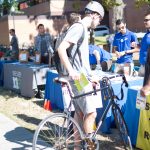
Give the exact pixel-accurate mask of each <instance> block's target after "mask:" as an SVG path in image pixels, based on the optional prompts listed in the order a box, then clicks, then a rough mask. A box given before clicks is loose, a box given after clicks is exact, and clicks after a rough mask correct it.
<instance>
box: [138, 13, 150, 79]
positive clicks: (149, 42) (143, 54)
mask: <svg viewBox="0 0 150 150" xmlns="http://www.w3.org/2000/svg"><path fill="white" fill-rule="evenodd" d="M144 25H145V28H146V29H147V33H146V34H145V35H144V37H143V39H142V41H141V48H140V58H139V61H140V65H141V66H140V69H139V76H143V77H144V74H145V63H146V58H147V51H148V49H149V48H150V12H148V13H146V14H145V17H144Z"/></svg>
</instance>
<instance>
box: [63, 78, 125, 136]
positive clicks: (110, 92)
mask: <svg viewBox="0 0 150 150" xmlns="http://www.w3.org/2000/svg"><path fill="white" fill-rule="evenodd" d="M116 77H122V80H123V83H122V85H123V84H125V86H126V87H127V86H128V83H127V81H126V78H125V76H124V75H115V76H111V77H109V78H108V77H104V78H102V80H101V81H102V82H104V87H102V88H100V89H95V88H94V90H93V91H90V92H87V93H83V94H80V95H77V96H73V94H72V91H71V89H70V86H69V85H68V84H66V83H63V84H66V85H67V89H68V92H69V95H70V97H71V101H70V104H69V106H68V108H67V110H66V111H64V112H65V113H66V114H67V115H68V117H70V116H71V111H70V108H71V105H72V104H73V105H74V107H75V108H76V104H75V102H74V101H75V99H78V98H80V97H83V96H87V95H91V94H96V92H99V91H105V90H107V94H108V96H107V99H110V101H109V103H108V105H107V106H106V108H105V110H104V112H103V114H102V116H101V118H100V120H99V122H98V125H97V128H96V130H95V132H94V134H93V137H95V136H96V134H97V132H98V130H99V128H100V127H101V125H102V122H103V121H104V119H105V118H106V115H107V113H108V111H109V109H110V107H111V106H113V105H116V103H115V101H114V99H115V97H116V96H115V95H114V91H113V88H112V86H111V83H108V81H109V79H112V78H116ZM75 112H76V114H77V116H78V118H79V120H81V117H80V115H79V112H78V111H75ZM80 123H81V122H80ZM80 127H81V128H82V130H83V131H84V129H83V126H82V125H81V124H80Z"/></svg>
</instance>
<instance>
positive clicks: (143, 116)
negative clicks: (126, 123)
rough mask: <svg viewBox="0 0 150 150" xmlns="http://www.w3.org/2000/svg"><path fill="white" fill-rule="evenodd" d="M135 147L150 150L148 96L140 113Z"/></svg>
mask: <svg viewBox="0 0 150 150" xmlns="http://www.w3.org/2000/svg"><path fill="white" fill-rule="evenodd" d="M136 146H137V147H138V148H140V149H143V150H148V149H149V148H150V95H148V96H147V97H146V107H145V109H144V110H141V111H140V118H139V126H138V136H137V142H136Z"/></svg>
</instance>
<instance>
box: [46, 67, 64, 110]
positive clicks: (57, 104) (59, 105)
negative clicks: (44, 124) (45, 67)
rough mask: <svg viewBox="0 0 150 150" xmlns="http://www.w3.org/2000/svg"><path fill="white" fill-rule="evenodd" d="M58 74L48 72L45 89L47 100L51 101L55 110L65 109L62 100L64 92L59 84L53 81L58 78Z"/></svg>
mask: <svg viewBox="0 0 150 150" xmlns="http://www.w3.org/2000/svg"><path fill="white" fill-rule="evenodd" d="M57 76H58V74H57V73H56V71H54V70H52V71H48V72H47V76H46V87H45V99H47V100H50V101H51V105H52V108H53V109H60V110H63V109H64V104H63V100H62V90H61V86H60V85H59V84H55V83H54V82H53V79H54V78H56V77H57Z"/></svg>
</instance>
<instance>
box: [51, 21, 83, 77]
mask: <svg viewBox="0 0 150 150" xmlns="http://www.w3.org/2000/svg"><path fill="white" fill-rule="evenodd" d="M77 23H80V22H77ZM80 24H82V23H80ZM67 31H68V30H67ZM67 31H66V32H64V33H62V34H61V35H60V36H59V37H58V38H57V40H56V43H55V51H54V54H53V61H54V63H55V67H56V70H57V72H58V74H59V75H61V76H67V75H68V72H67V70H66V69H65V67H64V66H63V64H62V63H61V60H60V57H59V54H58V51H57V50H58V47H59V45H60V44H61V42H62V41H63V39H64V38H65V36H66V34H67ZM83 39H84V32H83V33H82V36H81V38H80V39H79V40H78V42H77V49H76V51H75V53H74V55H73V56H71V50H72V48H73V45H72V46H71V47H69V48H68V49H69V50H67V55H68V58H69V61H70V63H71V65H72V66H73V65H74V59H75V56H76V54H78V55H79V59H80V61H81V56H80V54H79V47H80V46H81V44H82V42H83ZM81 64H82V61H81Z"/></svg>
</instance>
